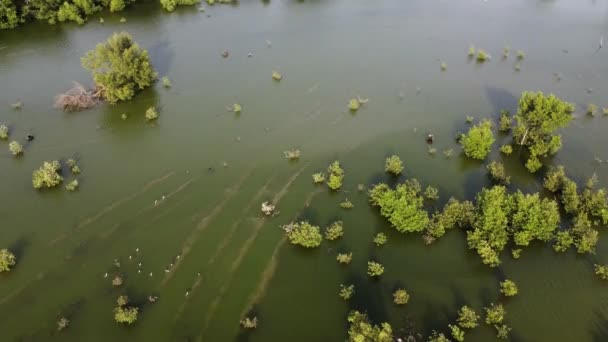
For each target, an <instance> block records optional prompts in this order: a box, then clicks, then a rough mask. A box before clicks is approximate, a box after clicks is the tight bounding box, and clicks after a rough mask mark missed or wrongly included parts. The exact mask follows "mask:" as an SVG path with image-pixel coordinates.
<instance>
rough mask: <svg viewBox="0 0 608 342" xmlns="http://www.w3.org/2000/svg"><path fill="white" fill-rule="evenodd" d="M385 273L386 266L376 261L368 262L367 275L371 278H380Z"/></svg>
mask: <svg viewBox="0 0 608 342" xmlns="http://www.w3.org/2000/svg"><path fill="white" fill-rule="evenodd" d="M382 273H384V266H382V264H381V263H378V262H375V261H368V262H367V275H368V276H370V277H379V276H381V275H382Z"/></svg>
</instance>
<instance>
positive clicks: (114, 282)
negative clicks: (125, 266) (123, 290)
mask: <svg viewBox="0 0 608 342" xmlns="http://www.w3.org/2000/svg"><path fill="white" fill-rule="evenodd" d="M122 283H123V280H122V277H121V276H119V275H117V276H115V277H114V279H112V286H121V285H122Z"/></svg>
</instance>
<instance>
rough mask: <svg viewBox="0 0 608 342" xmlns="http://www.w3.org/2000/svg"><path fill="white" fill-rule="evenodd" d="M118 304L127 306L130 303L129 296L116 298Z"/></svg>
mask: <svg viewBox="0 0 608 342" xmlns="http://www.w3.org/2000/svg"><path fill="white" fill-rule="evenodd" d="M116 304H118V306H125V305H127V304H129V297H127V296H119V297H118V299H116Z"/></svg>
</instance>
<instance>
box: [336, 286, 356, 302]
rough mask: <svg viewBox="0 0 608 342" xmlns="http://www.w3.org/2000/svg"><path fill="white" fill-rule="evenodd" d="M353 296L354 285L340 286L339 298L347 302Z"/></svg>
mask: <svg viewBox="0 0 608 342" xmlns="http://www.w3.org/2000/svg"><path fill="white" fill-rule="evenodd" d="M354 294H355V285H352V284H351V285H348V286H344V285H343V284H340V297H342V299H344V300H349V299H351V298H352V296H353V295H354Z"/></svg>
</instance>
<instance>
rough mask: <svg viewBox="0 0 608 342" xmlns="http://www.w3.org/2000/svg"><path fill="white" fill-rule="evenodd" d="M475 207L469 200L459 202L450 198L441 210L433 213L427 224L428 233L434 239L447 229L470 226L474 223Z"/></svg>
mask: <svg viewBox="0 0 608 342" xmlns="http://www.w3.org/2000/svg"><path fill="white" fill-rule="evenodd" d="M474 218H475V207H474V206H473V203H471V202H469V201H464V202H459V201H458V200H456V199H455V198H453V197H452V198H450V199H449V200H448V203H446V205H445V206H444V207H443V210H442V211H441V212H437V213H435V214H434V215H433V219H432V220H431V222H430V223H429V225H428V226H427V235H428V236H429V237H430V238H432V239H437V238H440V237H442V236H443V235H444V234H445V232H446V230H450V229H452V228H455V227H458V228H468V227H470V226H471V225H472V224H473V221H474Z"/></svg>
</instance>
